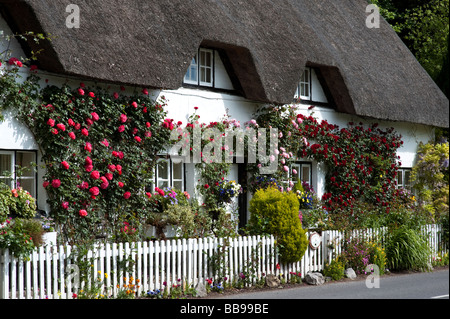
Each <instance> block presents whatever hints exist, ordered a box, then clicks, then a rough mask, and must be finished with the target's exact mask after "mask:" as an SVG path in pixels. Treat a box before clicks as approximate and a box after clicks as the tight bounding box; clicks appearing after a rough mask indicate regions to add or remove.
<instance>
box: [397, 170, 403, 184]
mask: <svg viewBox="0 0 450 319" xmlns="http://www.w3.org/2000/svg"><path fill="white" fill-rule="evenodd" d="M402 186H403V171H402V170H401V169H400V170H398V174H397V187H402Z"/></svg>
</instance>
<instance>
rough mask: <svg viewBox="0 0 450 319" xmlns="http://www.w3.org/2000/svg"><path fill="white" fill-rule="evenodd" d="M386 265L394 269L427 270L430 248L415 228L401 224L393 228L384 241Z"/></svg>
mask: <svg viewBox="0 0 450 319" xmlns="http://www.w3.org/2000/svg"><path fill="white" fill-rule="evenodd" d="M385 247H386V248H385V249H386V258H387V265H388V268H389V269H395V270H420V271H424V270H429V269H430V265H429V257H430V256H431V251H430V248H429V247H428V244H427V241H426V239H425V238H424V236H423V235H421V234H420V233H419V232H418V231H417V230H415V229H411V228H408V227H406V226H401V227H399V228H396V229H393V230H392V233H390V234H389V235H388V237H387V240H386V243H385Z"/></svg>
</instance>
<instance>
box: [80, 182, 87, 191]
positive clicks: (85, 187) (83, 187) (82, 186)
mask: <svg viewBox="0 0 450 319" xmlns="http://www.w3.org/2000/svg"><path fill="white" fill-rule="evenodd" d="M80 188H81V189H88V188H89V184H88V182H84V181H83V182H82V183H81V185H80Z"/></svg>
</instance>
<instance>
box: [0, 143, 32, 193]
mask: <svg viewBox="0 0 450 319" xmlns="http://www.w3.org/2000/svg"><path fill="white" fill-rule="evenodd" d="M18 153H28V154H33V159H34V160H32V161H31V163H36V161H37V153H36V151H33V150H30V151H29V150H0V155H9V156H11V166H10V167H9V169H8V171H9V172H10V173H11V177H6V176H4V175H2V174H3V170H2V171H1V172H0V180H1V181H3V182H4V180H5V179H11V181H10V183H9V185H8V186H9V187H10V188H11V189H14V188H17V187H19V186H22V187H23V185H20V183H19V180H31V181H33V182H32V183H31V185H32V189H25V188H24V189H25V190H27V191H28V192H29V193H30V194H31V196H33V197H34V198H37V186H36V183H37V173H36V172H35V170H34V168H33V167H29V168H30V169H31V171H32V172H33V174H32V176H23V175H22V176H17V172H16V166H17V165H18V159H17V157H18V156H17V155H18ZM31 163H30V164H31ZM26 167H27V166H22V168H26ZM6 184H8V183H6Z"/></svg>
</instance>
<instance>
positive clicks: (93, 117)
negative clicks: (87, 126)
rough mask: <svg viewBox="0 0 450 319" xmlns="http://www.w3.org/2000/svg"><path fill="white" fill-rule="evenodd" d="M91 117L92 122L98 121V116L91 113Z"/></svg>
mask: <svg viewBox="0 0 450 319" xmlns="http://www.w3.org/2000/svg"><path fill="white" fill-rule="evenodd" d="M91 116H92V120H94V121H98V120H99V119H100V116H98V114H97V113H95V112H92V113H91Z"/></svg>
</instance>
